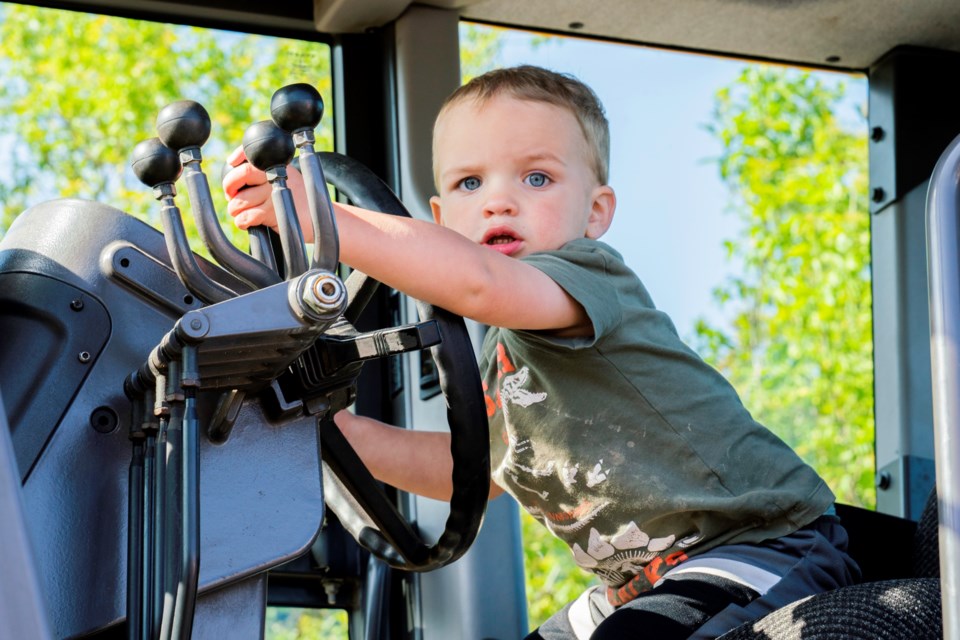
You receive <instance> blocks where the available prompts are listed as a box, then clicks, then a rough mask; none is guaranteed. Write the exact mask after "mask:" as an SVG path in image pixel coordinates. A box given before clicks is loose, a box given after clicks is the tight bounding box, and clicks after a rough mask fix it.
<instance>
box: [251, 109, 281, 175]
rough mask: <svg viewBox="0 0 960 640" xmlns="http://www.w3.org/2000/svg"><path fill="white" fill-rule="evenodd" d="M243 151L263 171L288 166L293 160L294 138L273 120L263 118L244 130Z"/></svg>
mask: <svg viewBox="0 0 960 640" xmlns="http://www.w3.org/2000/svg"><path fill="white" fill-rule="evenodd" d="M243 153H244V154H246V156H247V160H249V161H250V164H252V165H253V166H255V167H256V168H257V169H260V170H261V171H266V170H267V169H270V168H272V167H276V166H281V167H286V166H287V165H288V164H290V162H291V161H292V160H293V153H294V146H293V138H292V137H291V136H290V134H289V133H287V132H286V131H284V130H283V129H281V128H280V127H278V126H277V125H276V124H274V123H273V121H272V120H261V121H260V122H255V123H253V124H252V125H250V126H249V127H247V130H246V131H244V133H243Z"/></svg>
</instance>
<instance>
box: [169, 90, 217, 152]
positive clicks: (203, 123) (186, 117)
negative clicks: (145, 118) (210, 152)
mask: <svg viewBox="0 0 960 640" xmlns="http://www.w3.org/2000/svg"><path fill="white" fill-rule="evenodd" d="M157 135H158V136H159V137H160V140H161V141H162V142H163V144H165V145H167V146H168V147H170V148H171V149H175V150H177V151H179V150H180V149H186V148H187V147H202V146H203V144H204V143H205V142H206V141H207V138H209V137H210V114H208V113H207V110H206V109H204V108H203V105H201V104H200V103H199V102H194V101H193V100H178V101H176V102H171V103H170V104H168V105H167V106H165V107H164V108H163V109H161V110H160V113H159V114H157Z"/></svg>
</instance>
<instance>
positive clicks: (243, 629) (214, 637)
mask: <svg viewBox="0 0 960 640" xmlns="http://www.w3.org/2000/svg"><path fill="white" fill-rule="evenodd" d="M266 610H267V574H265V573H261V574H259V575H256V576H253V577H252V578H248V579H247V580H244V581H242V582H238V583H236V584H233V585H230V586H228V587H224V588H222V589H217V590H216V591H211V592H208V593H204V594H201V595H200V597H199V598H198V599H197V614H196V617H195V618H194V621H193V636H192V637H193V638H195V640H220V639H221V638H230V640H260V638H262V637H263V632H264V625H265V623H266Z"/></svg>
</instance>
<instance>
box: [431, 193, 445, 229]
mask: <svg viewBox="0 0 960 640" xmlns="http://www.w3.org/2000/svg"><path fill="white" fill-rule="evenodd" d="M430 211H432V212H433V221H434V222H436V223H437V224H439V225H441V226H443V218H442V217H441V215H440V196H432V197H431V198H430Z"/></svg>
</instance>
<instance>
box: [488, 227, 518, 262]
mask: <svg viewBox="0 0 960 640" xmlns="http://www.w3.org/2000/svg"><path fill="white" fill-rule="evenodd" d="M483 244H484V245H485V246H487V247H490V248H491V249H493V250H494V251H499V252H500V253H502V254H504V255H507V256H509V255H512V254H514V253H516V252H517V250H518V249H519V248H520V245H521V240H520V238H518V237H516V236H515V235H513V234H512V233H504V232H498V231H496V230H494V231H493V232H492V233H490V234H489V235H487V236H486V237H485V238H484V239H483Z"/></svg>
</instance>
